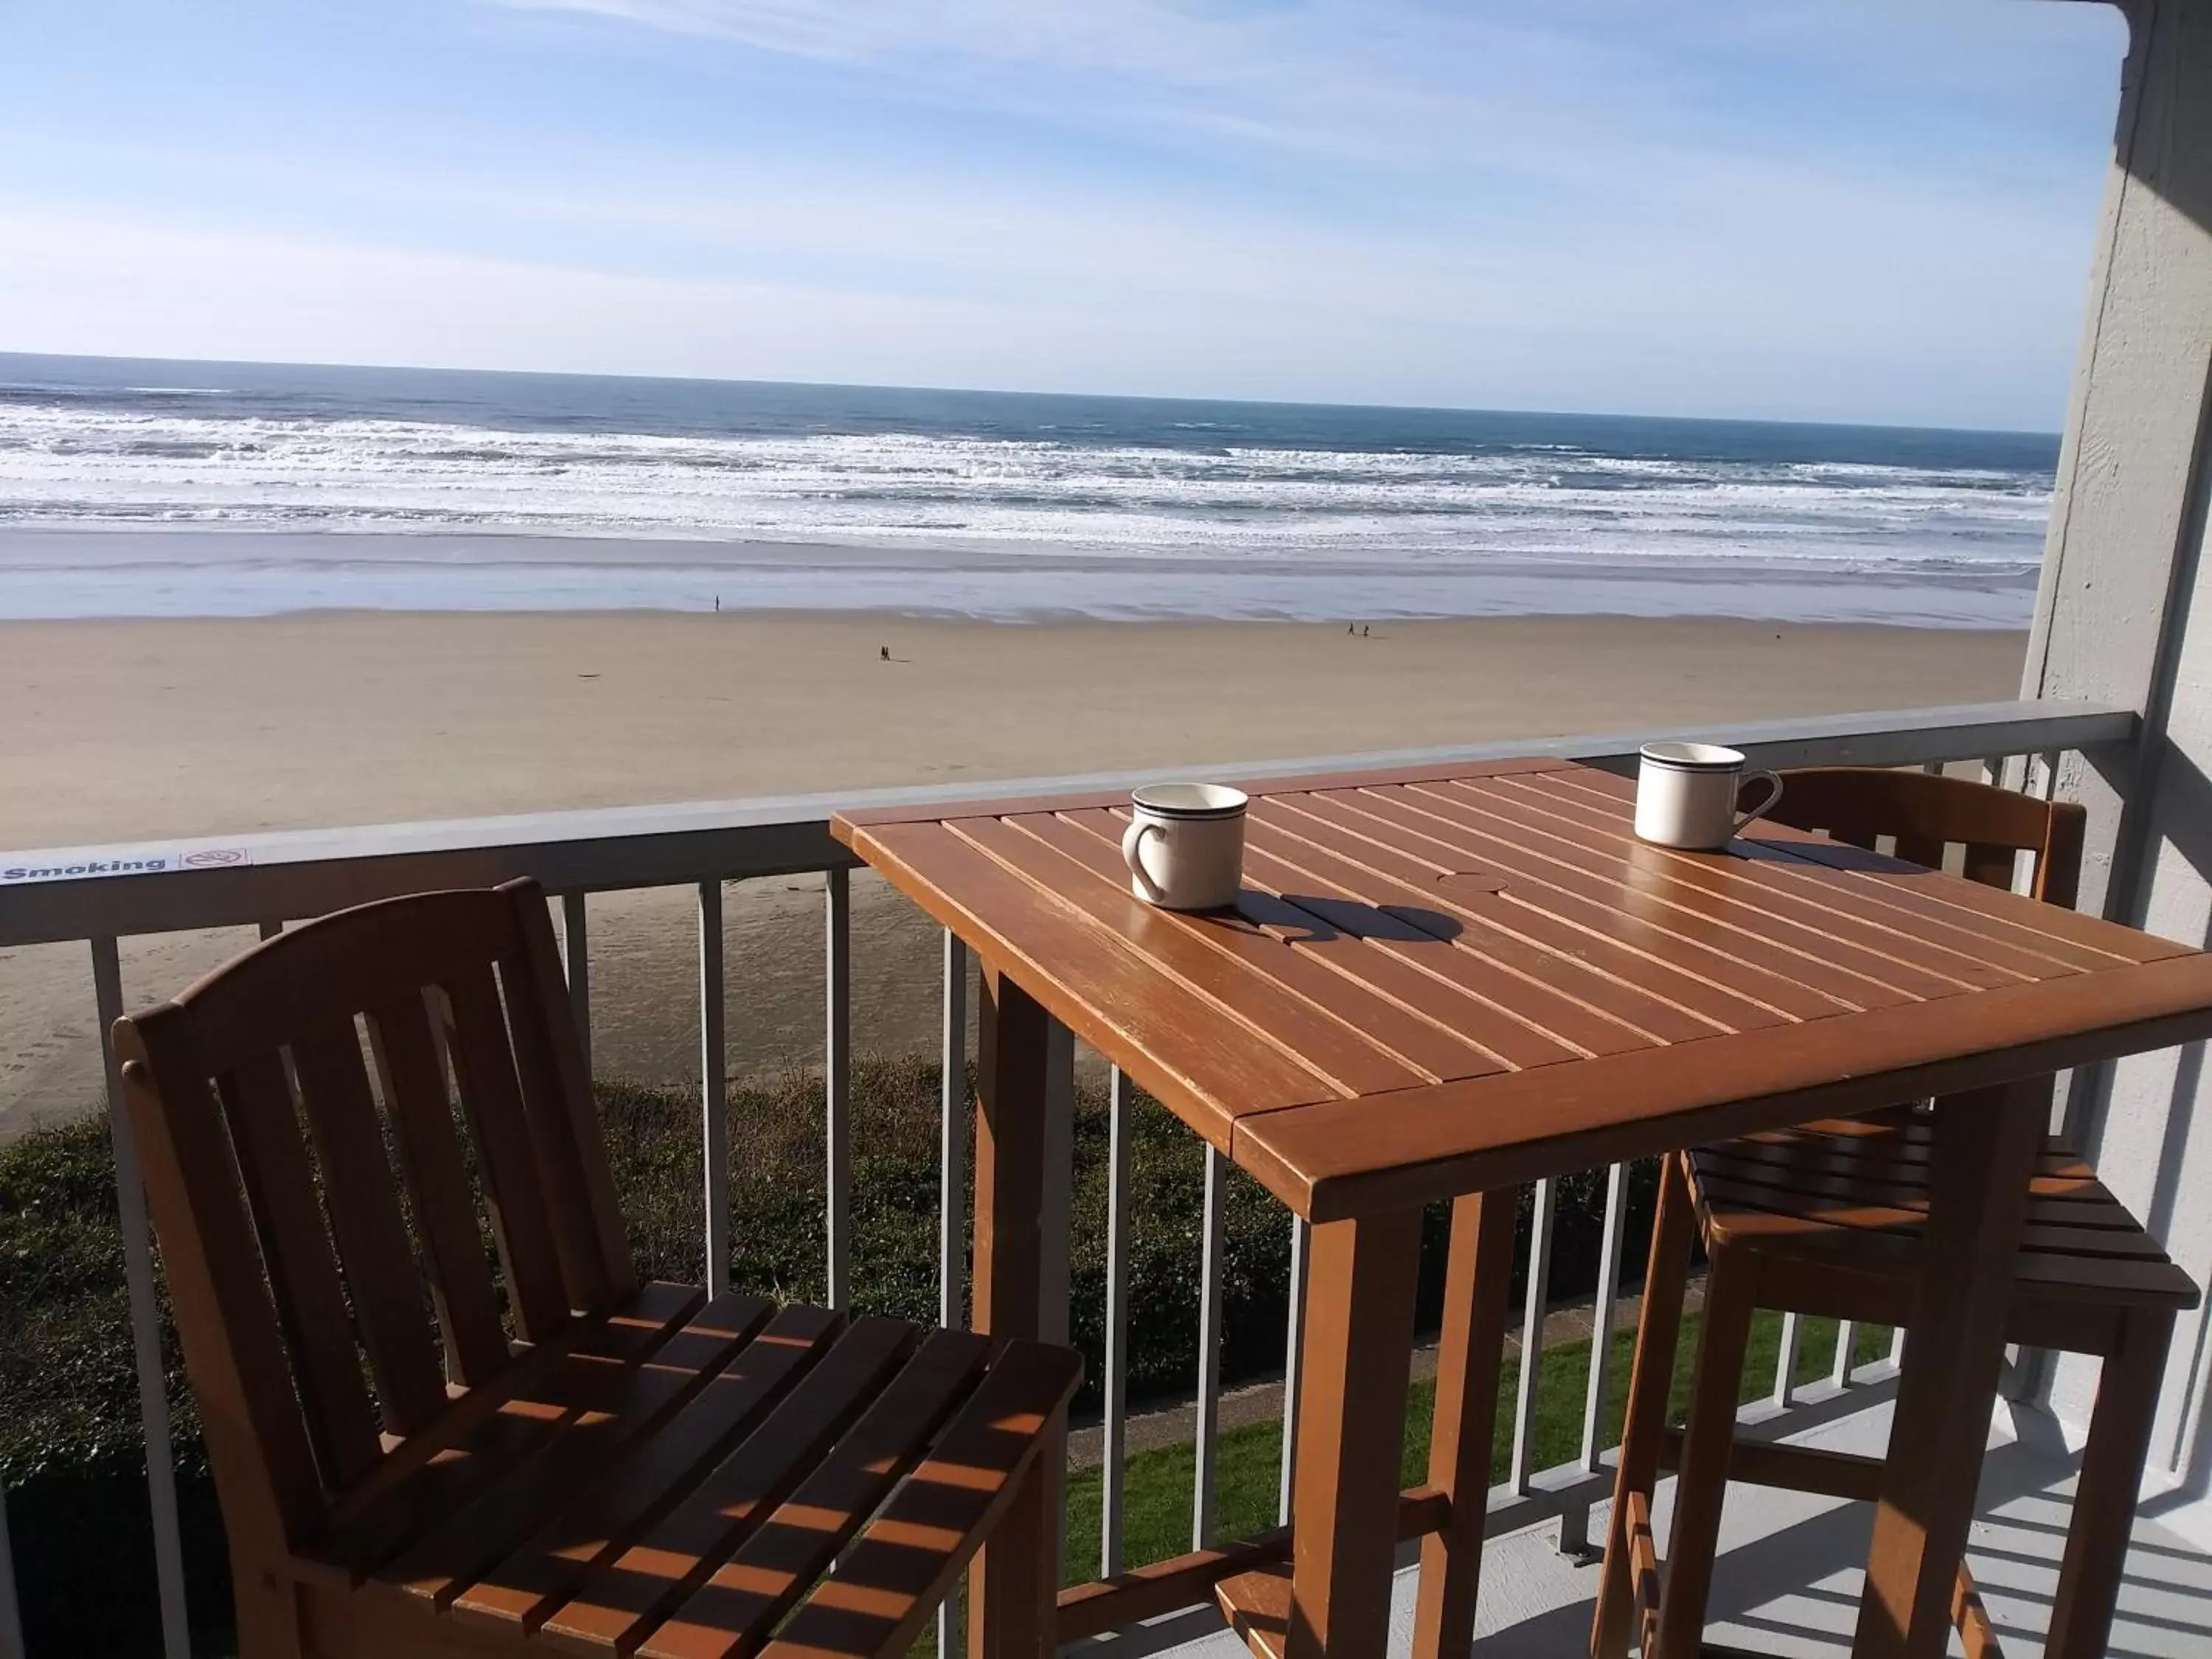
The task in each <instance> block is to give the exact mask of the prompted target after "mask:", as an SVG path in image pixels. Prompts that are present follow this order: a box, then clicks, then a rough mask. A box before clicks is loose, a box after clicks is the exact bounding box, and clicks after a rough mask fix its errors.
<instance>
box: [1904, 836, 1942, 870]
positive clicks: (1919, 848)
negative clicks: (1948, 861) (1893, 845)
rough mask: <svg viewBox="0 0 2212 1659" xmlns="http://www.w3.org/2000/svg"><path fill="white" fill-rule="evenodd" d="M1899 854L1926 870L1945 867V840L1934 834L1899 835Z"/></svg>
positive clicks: (1910, 862) (1909, 862)
mask: <svg viewBox="0 0 2212 1659" xmlns="http://www.w3.org/2000/svg"><path fill="white" fill-rule="evenodd" d="M1897 856H1898V857H1899V858H1901V859H1903V860H1905V862H1906V863H1907V864H1917V865H1919V866H1921V867H1922V868H1923V869H1926V870H1941V869H1942V867H1943V842H1942V840H1940V839H1939V838H1938V837H1936V836H1899V837H1898V838H1897Z"/></svg>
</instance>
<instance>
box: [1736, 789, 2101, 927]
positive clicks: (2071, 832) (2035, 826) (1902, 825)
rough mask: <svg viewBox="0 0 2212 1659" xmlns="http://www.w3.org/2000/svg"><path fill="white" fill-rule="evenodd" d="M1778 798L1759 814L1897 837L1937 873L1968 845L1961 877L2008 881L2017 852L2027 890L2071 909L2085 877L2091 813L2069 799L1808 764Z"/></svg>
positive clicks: (1909, 855)
mask: <svg viewBox="0 0 2212 1659" xmlns="http://www.w3.org/2000/svg"><path fill="white" fill-rule="evenodd" d="M1782 785H1783V787H1782V799H1781V801H1780V803H1779V804H1778V805H1776V806H1775V807H1774V808H1773V810H1771V811H1768V812H1766V813H1765V814H1763V815H1762V816H1764V817H1769V818H1771V819H1773V820H1774V821H1775V822H1776V823H1786V824H1790V825H1791V826H1792V827H1794V828H1796V829H1817V830H1820V831H1823V832H1825V833H1826V834H1827V835H1829V836H1833V837H1834V838H1835V839H1836V840H1838V841H1843V842H1850V844H1851V845H1852V846H1854V847H1863V848H1867V849H1868V850H1869V851H1874V850H1875V842H1878V841H1880V840H1881V839H1883V838H1884V837H1891V838H1893V839H1894V841H1895V843H1896V845H1895V848H1894V850H1895V852H1896V854H1897V856H1898V857H1899V858H1901V859H1904V860H1907V861H1908V862H1910V863H1913V864H1921V865H1926V866H1929V868H1931V869H1940V868H1941V867H1942V864H1943V860H1944V854H1945V851H1946V849H1947V848H1950V847H1953V846H1958V847H1962V848H1965V863H1964V866H1963V873H1964V874H1965V876H1966V879H1967V880H1969V881H1978V882H1983V883H1985V884H1988V885H1990V886H1991V887H2003V888H2010V887H2011V886H2012V884H2013V864H2014V854H2016V853H2022V852H2025V853H2029V854H2033V858H2034V875H2033V880H2032V882H2031V884H2030V886H2029V889H2028V890H2029V892H2030V893H2032V894H2033V896H2035V897H2037V898H2039V899H2042V900H2043V901H2045V902H2046V903H2050V904H2063V905H2064V906H2065V907H2066V908H2069V909H2071V908H2073V906H2074V898H2075V891H2076V890H2077V888H2078V886H2079V884H2080V882H2081V831H2082V825H2083V824H2084V823H2085V822H2086V821H2087V813H2085V812H2084V811H2082V809H2081V807H2079V806H2077V805H2074V804H2073V803H2072V802H2070V801H2044V800H2038V799H2035V797H2033V795H2023V794H2019V793H2015V792H2014V791H2013V790H2010V789H2000V788H1998V787H1996V786H1995V785H1994V784H1987V783H1973V782H1970V781H1967V780H1966V779H1964V778H1947V777H1942V776H1940V775H1936V774H1935V773H1932V772H1893V771H1888V770H1887V769H1882V768H1880V767H1870V766H1807V767H1800V768H1798V769H1796V770H1795V771H1788V772H1784V773H1783V774H1782Z"/></svg>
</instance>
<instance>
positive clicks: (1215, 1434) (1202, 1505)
mask: <svg viewBox="0 0 2212 1659" xmlns="http://www.w3.org/2000/svg"><path fill="white" fill-rule="evenodd" d="M1228 1198H1229V1160H1228V1159H1227V1158H1224V1157H1222V1155H1221V1154H1220V1152H1218V1150H1216V1149H1215V1148H1214V1147H1213V1146H1210V1145H1209V1146H1207V1147H1206V1198H1205V1203H1204V1207H1203V1209H1202V1210H1201V1212H1200V1222H1199V1248H1198V1401H1197V1408H1198V1422H1197V1433H1198V1437H1197V1442H1196V1445H1197V1454H1198V1455H1197V1458H1196V1461H1195V1462H1194V1466H1193V1468H1192V1471H1191V1486H1190V1547H1191V1548H1193V1549H1194V1550H1202V1549H1204V1548H1205V1547H1206V1546H1207V1545H1208V1544H1210V1543H1212V1541H1213V1498H1214V1492H1213V1488H1214V1482H1215V1476H1216V1469H1215V1465H1216V1463H1217V1462H1218V1453H1219V1449H1220V1447H1219V1440H1220V1426H1221V1267H1222V1262H1221V1252H1222V1243H1223V1240H1224V1238H1225V1226H1224V1223H1225V1214H1224V1212H1225V1210H1226V1208H1227V1206H1228Z"/></svg>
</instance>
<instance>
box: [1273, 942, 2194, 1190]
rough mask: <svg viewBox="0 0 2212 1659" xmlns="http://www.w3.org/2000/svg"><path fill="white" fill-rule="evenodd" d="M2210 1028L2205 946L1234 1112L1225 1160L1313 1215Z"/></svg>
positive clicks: (2137, 1048)
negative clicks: (1615, 1051) (1962, 993)
mask: <svg viewBox="0 0 2212 1659" xmlns="http://www.w3.org/2000/svg"><path fill="white" fill-rule="evenodd" d="M2204 1036H2212V957H2207V956H2204V955H2203V954H2200V953H2192V954H2191V955H2190V956H2188V957H2182V958H2179V959H2176V960H2172V961H2168V962H2163V963H2148V964H2146V965H2144V966H2142V967H2140V968H2136V969H2130V970H2128V971H2126V972H2124V973H2113V974H2084V975H2069V976H2068V977H2066V978H2065V979H2063V980H2056V981H2046V982H2045V983H2043V984H2040V985H2015V986H2010V987H2006V988H2004V989H2002V990H1996V991H1984V992H1982V993H1979V994H1978V995H1977V996H1976V997H1975V998H1974V999H1973V1000H1972V1005H1971V1006H1960V1003H1959V1002H1958V1001H1956V1000H1952V1001H1945V1002H1934V1003H1925V1002H1923V1003H1909V1004H1906V1005H1905V1006H1901V1007H1897V1008H1884V1009H1878V1010H1876V1011H1875V1012H1871V1013H1868V1014H1863V1015H1858V1016H1855V1017H1853V1018H1848V1019H1843V1018H1839V1019H1832V1020H1818V1021H1814V1022H1813V1023H1811V1024H1806V1025H1800V1026H1785V1027H1771V1028H1768V1029H1767V1030H1759V1031H1748V1032H1745V1033H1743V1034H1741V1036H1735V1037H1733V1038H1730V1039H1728V1040H1727V1041H1726V1042H1711V1043H1694V1044H1685V1045H1682V1046H1680V1047H1675V1048H1660V1049H1655V1050H1653V1051H1651V1052H1650V1053H1648V1054H1620V1055H1613V1056H1610V1057H1607V1058H1606V1059H1602V1060H1585V1061H1583V1062H1582V1063H1581V1064H1579V1065H1575V1066H1550V1067H1547V1068H1546V1069H1545V1070H1543V1071H1541V1072H1526V1073H1508V1074H1506V1075H1504V1076H1500V1077H1496V1078H1486V1079H1476V1080H1475V1081H1474V1082H1472V1083H1447V1084H1438V1085H1435V1086H1434V1087H1432V1088H1430V1089H1427V1090H1424V1091H1420V1094H1419V1099H1418V1100H1416V1099H1414V1098H1413V1097H1411V1096H1405V1097H1394V1104H1396V1105H1397V1106H1399V1108H1400V1109H1395V1110H1388V1111H1384V1110H1378V1109H1376V1103H1374V1102H1372V1101H1366V1102H1362V1101H1337V1102H1332V1103H1325V1104H1316V1105H1310V1106H1305V1107H1300V1108H1296V1109H1289V1110H1285V1111H1277V1112H1268V1113H1265V1114H1262V1115H1258V1116H1256V1117H1254V1118H1251V1119H1249V1120H1247V1121H1243V1122H1241V1123H1240V1124H1239V1125H1238V1130H1237V1140H1236V1151H1235V1154H1234V1155H1235V1157H1236V1158H1237V1162H1238V1163H1240V1164H1243V1166H1244V1167H1245V1168H1246V1169H1248V1170H1251V1171H1252V1173H1253V1174H1255V1176H1258V1177H1259V1178H1260V1179H1261V1181H1262V1182H1265V1183H1266V1184H1267V1186H1268V1188H1270V1189H1271V1190H1273V1191H1274V1192H1275V1193H1276V1194H1278V1195H1279V1196H1280V1197H1281V1198H1283V1200H1284V1201H1285V1203H1288V1204H1290V1205H1291V1206H1292V1207H1293V1208H1294V1209H1297V1211H1298V1212H1299V1213H1301V1214H1304V1215H1307V1216H1309V1217H1310V1218H1313V1219H1316V1220H1318V1219H1321V1218H1323V1217H1324V1216H1328V1215H1334V1214H1351V1213H1356V1212H1360V1211H1362V1210H1364V1209H1366V1208H1368V1207H1370V1206H1386V1207H1387V1206H1391V1205H1401V1204H1407V1203H1419V1202H1425V1201H1427V1200H1431V1199H1436V1198H1443V1197H1448V1196H1449V1195H1451V1194H1455V1193H1460V1192H1467V1191H1471V1190H1480V1189H1482V1188H1487V1187H1490V1186H1492V1185H1497V1184H1499V1183H1501V1182H1506V1181H1527V1180H1532V1179H1534V1178H1536V1177H1538V1176H1547V1175H1565V1174H1568V1173H1571V1172H1572V1171H1574V1170H1583V1169H1589V1168H1593V1167H1595V1166H1597V1165H1600V1164H1610V1163H1615V1162H1618V1161H1620V1160H1621V1159H1624V1158H1640V1157H1644V1156H1647V1155H1649V1154H1650V1153H1653V1152H1662V1151H1666V1150H1669V1149H1672V1148H1677V1147H1685V1146H1699V1145H1702V1144H1704V1143H1705V1142H1707V1141H1711V1140H1717V1139H1725V1138H1727V1137H1729V1136H1731V1135H1736V1134H1741V1133H1750V1132H1752V1131H1753V1130H1756V1129H1759V1128H1762V1127H1775V1126H1777V1125H1780V1124H1785V1123H1790V1122H1803V1121H1807V1120H1808V1119H1811V1118H1815V1117H1826V1116H1832V1115H1844V1114H1847V1113H1850V1112H1855V1111H1863V1110H1868V1109H1875V1108H1879V1107H1883V1106H1887V1105H1893V1104H1896V1103H1899V1102H1900V1101H1906V1100H1912V1099H1916V1098H1922V1097H1928V1096H1932V1095H1940V1094H1949V1093H1953V1092H1956V1091H1959V1090H1961V1089H1964V1088H1966V1087H1970V1086H1974V1085H1975V1083H1976V1082H1977V1080H1978V1079H1984V1078H1988V1077H1990V1076H1995V1077H1996V1078H1997V1079H2000V1080H2011V1079H2021V1078H2033V1077H2040V1076H2045V1075H2047V1074H2049V1073H2052V1072H2055V1071H2060V1070H2063V1069H2065V1068H2066V1067H2069V1066H2078V1065H2082V1064H2085V1063H2087V1061H2090V1060H2097V1059H2103V1058H2108V1057H2112V1056H2114V1055H2118V1054H2136V1053H2141V1052H2142V1051H2144V1050H2147V1049H2152V1048H2167V1047H2170V1046H2172V1045H2173V1044H2175V1043H2179V1042H2192V1041H2195V1040H2197V1039H2199V1038H2202V1037H2204Z"/></svg>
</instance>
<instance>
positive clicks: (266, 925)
mask: <svg viewBox="0 0 2212 1659" xmlns="http://www.w3.org/2000/svg"><path fill="white" fill-rule="evenodd" d="M257 926H258V932H259V933H260V934H261V942H262V943H263V944H264V945H266V944H267V943H268V942H269V941H270V939H275V938H276V935H277V934H279V933H283V931H284V924H283V922H281V921H264V922H261V923H258V925H257Z"/></svg>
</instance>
